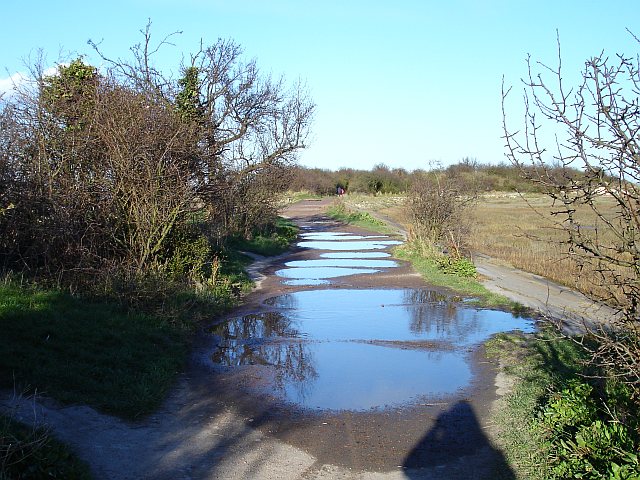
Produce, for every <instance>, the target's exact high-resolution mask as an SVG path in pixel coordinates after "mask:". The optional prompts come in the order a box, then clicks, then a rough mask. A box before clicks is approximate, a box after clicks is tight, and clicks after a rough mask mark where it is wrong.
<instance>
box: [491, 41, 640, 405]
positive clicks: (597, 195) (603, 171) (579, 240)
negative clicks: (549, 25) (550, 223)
mask: <svg viewBox="0 0 640 480" xmlns="http://www.w3.org/2000/svg"><path fill="white" fill-rule="evenodd" d="M639 64H640V63H639V61H638V58H637V57H635V58H634V57H626V56H623V55H618V56H616V57H614V58H610V57H607V56H606V55H605V54H604V53H601V54H600V55H598V56H595V57H593V58H590V59H588V60H587V61H586V62H585V68H584V70H583V72H582V81H581V82H580V84H579V85H577V86H575V87H573V88H571V89H567V86H566V85H565V83H564V82H563V72H562V61H561V56H560V42H559V41H558V64H557V66H556V67H549V66H547V65H544V64H541V63H537V64H534V63H533V62H532V61H531V60H529V61H528V66H529V76H528V78H527V79H526V80H525V81H524V83H525V91H524V106H525V113H526V117H525V120H526V121H525V125H524V129H523V130H521V131H513V130H511V129H510V128H509V127H508V125H507V121H506V108H505V103H506V100H507V97H508V94H509V91H510V89H505V88H503V118H504V134H505V139H506V147H507V154H508V156H509V158H510V160H511V162H512V163H513V164H514V165H517V166H519V167H521V168H522V171H523V172H525V174H526V175H527V176H528V177H529V178H530V179H531V180H533V181H535V182H537V183H538V184H540V185H541V186H542V187H543V189H544V190H545V191H546V192H547V193H548V195H549V196H550V197H551V198H552V199H553V200H554V205H555V208H554V211H553V215H554V216H555V217H556V219H557V220H556V223H555V226H556V228H557V229H559V230H561V231H563V232H564V234H565V240H564V245H565V247H566V254H567V255H568V256H570V257H571V258H573V259H574V261H575V262H576V263H577V264H578V265H579V266H589V269H588V270H587V268H584V270H583V271H590V272H594V273H592V275H593V278H591V281H592V282H594V283H595V284H597V285H598V286H599V287H601V289H600V290H599V291H601V292H604V293H603V294H601V296H600V300H602V301H604V302H606V303H608V304H609V305H611V306H613V307H614V308H616V309H617V310H618V311H619V313H620V314H619V315H618V316H615V317H612V318H611V319H610V323H609V325H604V326H600V327H598V328H592V329H591V332H590V333H591V334H592V335H593V336H595V338H596V339H597V340H598V342H597V344H596V346H595V347H587V348H588V349H589V351H590V352H591V354H592V360H593V362H595V363H596V364H598V365H600V366H602V367H604V368H605V369H606V371H607V372H608V375H610V376H615V377H619V378H620V379H622V380H623V381H625V382H626V383H627V384H628V385H629V386H630V387H632V389H633V390H634V391H635V395H636V398H640V346H639V345H640V343H639V340H640V337H639V333H640V331H639V323H638V296H639V293H640V283H639V281H638V280H639V274H640V248H639V246H638V239H639V237H638V234H639V232H640V215H639V211H638V208H639V200H640V196H639V195H640V190H639V187H638V181H639V180H640V143H639V140H638V132H640V99H639V94H640V71H639V68H638V67H639ZM536 67H538V68H539V69H540V70H541V71H542V73H536V72H534V70H535V68H536ZM545 127H550V128H551V129H552V130H553V132H554V133H555V137H556V141H555V144H552V145H551V146H550V145H549V143H548V141H547V142H545V140H547V139H548V137H544V136H543V135H542V132H543V131H544V128H545ZM575 168H579V169H580V170H581V171H582V172H581V175H575V174H571V172H572V171H573V170H574V169H575ZM563 172H566V173H567V174H563ZM584 211H589V215H590V217H591V218H593V217H595V219H596V220H595V222H594V221H593V220H592V221H590V222H585V220H584V218H585V217H584V216H583V215H582V214H581V212H584ZM585 345H587V344H585Z"/></svg>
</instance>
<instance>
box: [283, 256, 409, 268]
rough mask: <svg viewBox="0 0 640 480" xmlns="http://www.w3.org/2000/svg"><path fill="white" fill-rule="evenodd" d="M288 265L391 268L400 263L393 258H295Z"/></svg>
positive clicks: (296, 266) (303, 266)
mask: <svg viewBox="0 0 640 480" xmlns="http://www.w3.org/2000/svg"><path fill="white" fill-rule="evenodd" d="M285 265H286V266H287V267H295V268H309V267H352V268H359V267H364V268H391V267H397V266H398V263H397V262H394V261H393V260H378V259H359V258H335V259H328V258H327V259H324V258H321V259H317V260H294V261H291V262H287V263H285Z"/></svg>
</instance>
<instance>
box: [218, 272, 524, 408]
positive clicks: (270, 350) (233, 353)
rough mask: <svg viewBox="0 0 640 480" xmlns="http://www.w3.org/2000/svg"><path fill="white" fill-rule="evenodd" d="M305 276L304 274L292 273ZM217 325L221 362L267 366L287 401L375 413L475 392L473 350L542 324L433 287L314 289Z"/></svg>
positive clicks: (281, 297)
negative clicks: (458, 298)
mask: <svg viewBox="0 0 640 480" xmlns="http://www.w3.org/2000/svg"><path fill="white" fill-rule="evenodd" d="M292 270H296V269H292ZM267 306H268V307H269V308H271V309H272V311H270V312H265V313H261V314H257V315H248V316H244V317H240V318H233V319H230V320H229V321H227V322H226V323H223V324H221V325H219V326H217V327H215V328H214V330H213V333H214V334H216V335H217V337H218V338H219V347H218V349H217V350H216V352H215V353H214V355H213V360H214V362H215V363H218V364H221V365H224V366H228V367H234V366H240V365H262V366H264V367H265V368H267V369H269V372H271V374H272V377H273V378H274V387H275V393H276V395H278V396H279V397H280V398H281V399H282V400H284V401H286V402H291V403H294V404H297V405H300V406H302V407H305V408H312V409H331V410H341V409H348V410H368V409H371V408H384V407H387V406H401V405H404V404H409V403H415V402H418V401H420V399H423V398H425V397H428V398H433V397H441V396H446V395H449V394H453V393H455V392H456V391H459V390H460V389H463V388H465V387H467V386H469V384H470V382H471V380H472V371H471V367H470V364H469V360H468V358H467V355H468V350H469V348H470V347H472V346H475V345H477V344H479V343H481V342H483V341H485V340H487V339H488V338H489V337H490V336H491V335H493V334H495V333H498V332H503V331H512V330H516V329H517V330H521V331H523V332H531V331H533V330H534V324H533V321H532V320H530V319H526V318H518V317H514V316H513V315H511V314H509V313H505V312H501V311H495V310H482V309H481V310H478V309H474V308H471V307H470V306H468V305H465V304H463V303H460V302H456V301H453V300H452V299H451V298H449V297H447V296H443V295H442V294H439V293H436V292H432V291H429V290H413V289H393V290H340V289H333V290H307V291H300V292H295V293H291V294H287V295H282V296H278V297H274V298H272V299H270V300H269V301H268V302H267Z"/></svg>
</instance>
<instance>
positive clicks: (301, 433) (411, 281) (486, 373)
mask: <svg viewBox="0 0 640 480" xmlns="http://www.w3.org/2000/svg"><path fill="white" fill-rule="evenodd" d="M324 207H325V205H324V202H303V203H302V204H298V205H297V206H294V207H292V208H290V209H288V211H287V212H286V214H287V215H288V216H290V217H291V218H293V219H294V220H296V221H298V222H303V221H308V220H309V219H311V218H316V219H317V218H318V216H319V215H320V213H321V211H322V210H323V209H324ZM325 220H326V219H325ZM330 226H331V228H337V229H339V230H341V231H352V232H353V231H357V229H352V228H345V227H338V226H337V225H330ZM305 255H307V253H305V251H302V250H298V251H295V250H294V251H293V252H291V253H290V254H288V255H286V256H283V257H280V258H277V259H275V263H273V262H274V261H273V260H272V261H270V262H267V261H264V262H262V263H258V264H256V265H255V266H254V268H253V272H254V273H255V274H256V275H257V273H258V270H261V271H262V274H264V276H263V277H261V283H260V288H259V289H257V290H256V291H255V292H254V293H253V294H251V295H250V296H249V297H248V298H247V302H246V303H245V305H243V307H242V308H241V309H240V310H239V311H238V312H237V313H240V312H251V311H254V310H255V309H258V308H259V307H260V305H261V302H262V301H263V300H264V299H265V298H268V297H271V296H274V295H278V294H280V293H284V292H287V291H292V290H294V289H295V287H289V286H283V285H282V284H281V282H280V281H279V279H277V278H275V277H274V276H273V275H271V273H272V272H273V271H274V270H275V269H276V268H277V266H278V265H281V264H282V262H283V261H284V260H285V259H287V260H291V259H301V258H305ZM487 263H489V262H487ZM490 267H491V265H489V267H486V266H482V265H481V266H480V268H481V271H482V273H483V274H484V275H486V276H487V277H491V276H492V275H493V276H494V278H493V280H489V281H493V282H495V288H503V286H501V284H500V282H501V278H502V279H504V277H500V274H496V273H495V270H491V268H490ZM512 273H513V272H512ZM514 274H515V275H516V276H518V275H519V274H518V272H515V273H514ZM509 282H511V280H509ZM375 286H386V287H413V286H416V287H420V286H424V283H423V281H422V279H421V278H420V277H419V276H417V275H416V274H415V273H414V272H413V271H412V270H411V269H410V267H409V266H408V265H404V266H402V267H399V268H397V269H395V270H394V272H393V273H388V274H385V275H376V276H368V277H367V276H353V277H346V278H345V279H343V280H339V281H336V282H335V284H334V286H333V288H345V287H349V288H371V287H375ZM512 287H513V285H512ZM527 288H528V290H527V291H528V292H530V290H531V289H530V287H527ZM298 289H299V288H298ZM507 294H509V292H507ZM549 298H554V297H553V296H550V297H549ZM562 298H564V297H562ZM559 307H560V308H562V304H561V305H560V306H559ZM210 352H211V345H210V338H209V337H208V335H207V334H206V333H204V332H203V334H202V335H201V338H200V340H199V343H198V345H197V346H196V350H195V353H194V356H193V361H192V362H191V365H190V366H189V368H188V370H187V371H186V372H185V373H184V374H183V375H182V376H181V378H180V379H179V382H178V384H177V386H176V388H175V389H174V391H173V392H172V393H171V395H170V396H169V398H168V399H167V400H166V402H165V404H164V406H163V407H162V408H161V409H160V411H158V412H157V413H155V414H153V415H151V416H150V417H148V418H146V419H144V420H141V421H139V422H135V423H127V422H124V421H122V420H119V419H117V418H114V417H111V416H108V415H103V414H100V413H98V412H96V411H94V410H93V409H91V408H88V407H84V406H70V407H63V406H59V405H57V404H56V403H55V402H52V401H48V400H43V401H40V402H38V403H34V402H33V401H29V400H25V399H11V398H9V397H8V396H6V397H5V398H4V402H3V403H4V405H5V406H6V407H7V408H9V409H11V410H12V411H13V412H14V414H15V415H16V416H18V417H21V418H23V419H27V420H28V419H33V417H34V416H35V417H37V420H39V421H43V422H46V423H47V424H48V425H50V427H51V428H52V430H53V432H54V433H55V435H56V436H57V437H59V438H60V439H61V440H63V441H64V442H66V443H68V444H69V445H71V446H72V447H73V448H74V449H75V450H76V451H77V452H78V454H79V455H80V457H81V458H83V459H85V460H86V461H87V462H88V463H89V464H90V465H91V467H92V469H93V471H94V472H95V475H96V478H98V479H143V478H148V479H214V478H215V479H217V478H219V479H236V478H237V479H241V478H243V479H244V478H260V479H297V478H305V479H327V478H350V479H400V478H416V479H417V478H423V479H457V478H460V479H476V478H477V479H481V478H493V476H494V473H495V470H496V468H503V469H504V467H505V465H504V460H503V458H502V456H501V454H500V452H498V451H497V450H496V449H494V448H493V446H492V443H491V440H490V438H489V436H488V434H487V431H488V429H487V425H486V418H487V416H488V412H489V409H490V408H491V405H492V402H493V401H494V400H495V398H496V387H495V368H494V366H493V365H492V364H490V363H488V362H486V361H485V360H484V359H483V357H482V351H481V350H478V351H476V352H475V353H474V354H473V357H472V358H473V359H474V360H473V363H474V374H475V381H474V382H473V385H472V386H471V387H469V388H467V389H466V390H465V391H463V392H460V393H459V394H457V395H454V396H451V397H448V398H445V399H441V400H439V401H434V402H431V403H426V404H423V405H417V406H413V407H407V408H404V409H395V410H383V411H375V412H365V413H352V412H344V413H339V412H338V413H336V412H333V413H309V412H305V411H302V410H298V409H295V408H291V407H290V406H287V405H284V404H282V403H281V402H279V401H278V400H277V399H275V398H274V397H273V396H272V395H269V393H268V392H266V391H265V392H264V393H263V394H261V395H259V394H255V392H256V388H255V387H256V385H255V384H256V382H259V381H260V377H259V376H257V375H256V374H255V371H254V370H252V369H244V370H242V369H241V370H240V371H239V372H234V373H233V374H224V373H220V372H217V373H216V372H214V371H213V370H212V369H211V367H210V365H209V361H208V358H209V355H210ZM249 391H251V392H254V393H252V394H248V393H247V392H249ZM505 471H506V472H507V476H506V478H509V472H508V469H506V470H505Z"/></svg>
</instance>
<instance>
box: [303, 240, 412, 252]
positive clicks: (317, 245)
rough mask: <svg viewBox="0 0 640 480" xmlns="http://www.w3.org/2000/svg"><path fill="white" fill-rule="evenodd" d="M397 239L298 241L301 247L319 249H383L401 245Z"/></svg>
mask: <svg viewBox="0 0 640 480" xmlns="http://www.w3.org/2000/svg"><path fill="white" fill-rule="evenodd" d="M401 243H402V242H400V241H397V240H352V241H344V242H339V241H328V240H326V241H325V240H303V241H302V242H298V246H299V247H301V248H314V249H317V250H338V251H349V250H354V251H357V250H382V249H385V248H387V247H389V246H391V245H400V244H401Z"/></svg>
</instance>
